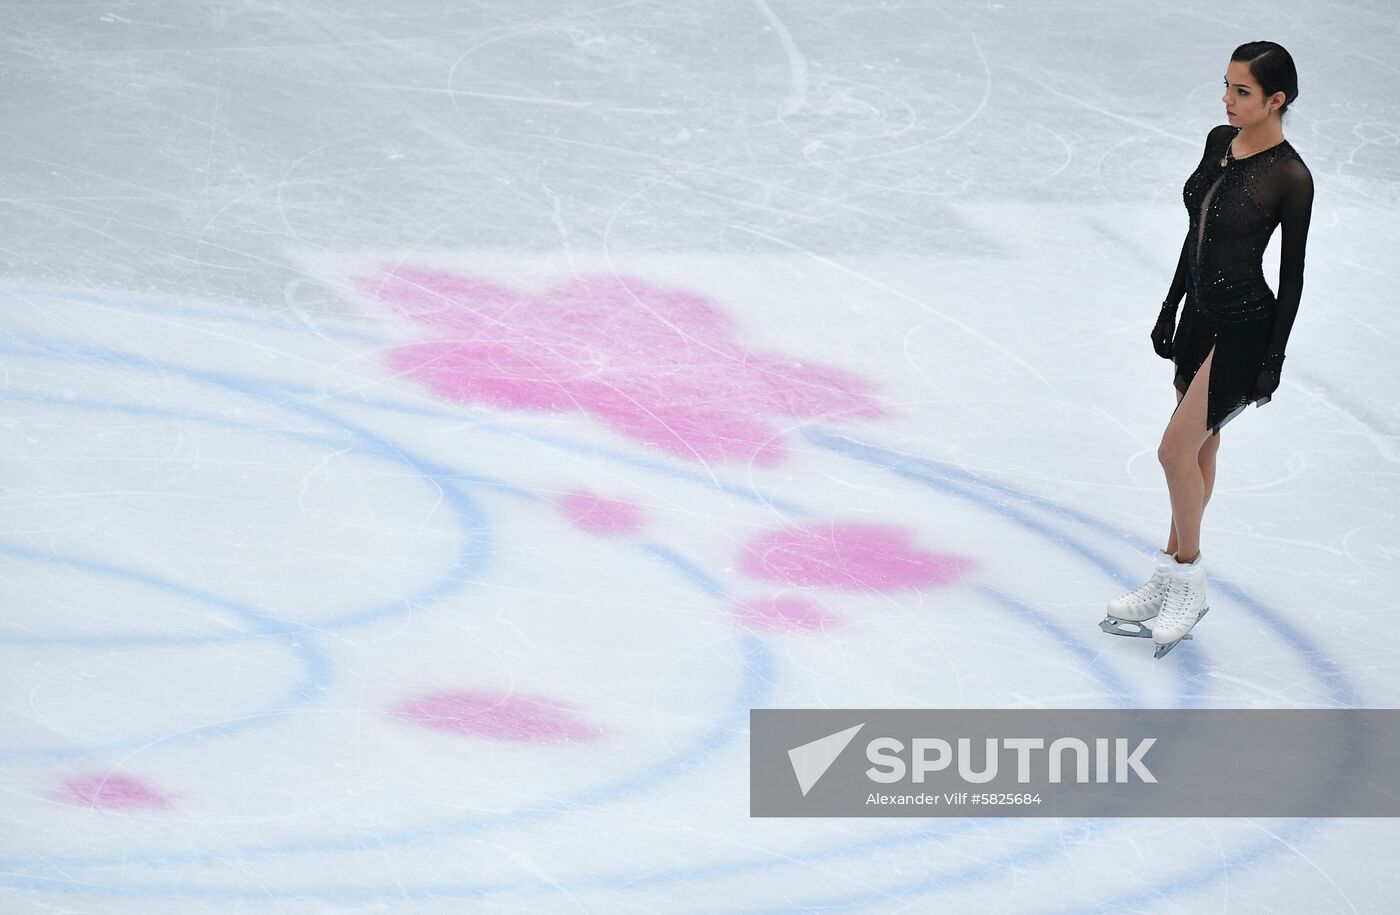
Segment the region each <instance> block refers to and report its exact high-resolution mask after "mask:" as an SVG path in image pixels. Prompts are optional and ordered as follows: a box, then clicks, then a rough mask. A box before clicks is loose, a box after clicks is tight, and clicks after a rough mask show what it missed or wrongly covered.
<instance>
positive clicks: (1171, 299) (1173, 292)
mask: <svg viewBox="0 0 1400 915" xmlns="http://www.w3.org/2000/svg"><path fill="white" fill-rule="evenodd" d="M1190 243H1191V232H1190V230H1189V229H1188V230H1187V232H1186V238H1185V239H1183V240H1182V242H1181V259H1180V260H1178V261H1177V262H1176V275H1175V276H1173V277H1172V287H1171V289H1169V290H1167V297H1166V299H1165V300H1163V302H1162V304H1163V305H1170V306H1171V307H1173V308H1175V307H1176V306H1177V303H1178V302H1180V301H1181V297H1182V296H1184V295H1186V246H1187V245H1189V244H1190Z"/></svg>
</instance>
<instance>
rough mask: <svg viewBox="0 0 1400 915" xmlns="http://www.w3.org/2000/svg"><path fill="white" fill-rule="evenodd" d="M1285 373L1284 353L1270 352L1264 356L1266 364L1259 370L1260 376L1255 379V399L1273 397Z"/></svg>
mask: <svg viewBox="0 0 1400 915" xmlns="http://www.w3.org/2000/svg"><path fill="white" fill-rule="evenodd" d="M1282 375H1283V353H1270V354H1269V355H1267V356H1265V357H1264V365H1263V367H1262V368H1261V369H1260V370H1259V377H1258V378H1256V379H1255V380H1254V398H1253V399H1254V400H1259V399H1260V398H1262V397H1272V396H1273V393H1274V392H1275V391H1277V390H1278V383H1279V380H1280V378H1281V377H1282Z"/></svg>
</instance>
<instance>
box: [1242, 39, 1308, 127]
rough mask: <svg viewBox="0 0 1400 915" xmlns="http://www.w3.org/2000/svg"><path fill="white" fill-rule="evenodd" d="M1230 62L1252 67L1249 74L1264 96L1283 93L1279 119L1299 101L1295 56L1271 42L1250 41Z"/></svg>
mask: <svg viewBox="0 0 1400 915" xmlns="http://www.w3.org/2000/svg"><path fill="white" fill-rule="evenodd" d="M1230 59H1231V60H1240V61H1244V62H1245V63H1247V64H1249V72H1250V73H1251V74H1252V75H1253V76H1254V79H1255V81H1257V82H1258V83H1259V85H1260V86H1261V87H1263V89H1264V94H1265V95H1273V94H1274V93H1275V92H1282V93H1283V105H1282V106H1281V107H1280V108H1279V110H1278V115H1279V117H1280V118H1281V117H1283V114H1284V112H1286V111H1287V110H1288V106H1289V105H1291V104H1293V100H1294V99H1295V98H1297V97H1298V68H1297V67H1295V66H1293V55H1291V54H1289V53H1288V52H1287V51H1286V50H1284V47H1283V45H1281V44H1277V43H1275V42H1272V41H1250V42H1246V43H1245V44H1242V45H1240V46H1239V47H1238V48H1235V53H1233V54H1231V55H1230Z"/></svg>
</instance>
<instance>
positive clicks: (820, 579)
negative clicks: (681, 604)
mask: <svg viewBox="0 0 1400 915" xmlns="http://www.w3.org/2000/svg"><path fill="white" fill-rule="evenodd" d="M973 565H974V563H973V562H972V560H970V559H967V558H964V557H960V556H953V555H950V554H946V553H933V552H929V551H927V550H923V549H919V548H918V547H917V546H915V545H914V544H913V543H912V542H911V538H910V533H909V531H908V530H906V529H904V528H899V527H895V526H893V525H887V524H867V523H846V524H811V525H805V526H797V527H789V528H784V529H782V530H776V531H769V532H767V533H764V534H760V535H759V536H757V537H754V538H753V539H751V540H750V541H749V543H748V544H747V545H746V546H745V547H744V550H743V553H742V554H741V556H740V558H739V568H740V570H741V571H742V572H743V573H744V574H745V575H749V576H751V577H753V578H758V579H762V580H764V581H777V582H784V583H786V584H792V585H804V586H810V587H818V588H835V589H839V590H845V591H865V590H875V591H889V590H896V589H902V588H922V587H926V586H928V585H943V584H949V583H951V582H953V581H956V580H958V579H959V578H960V577H962V576H963V575H964V574H965V573H966V572H967V571H969V570H970V569H971V568H972V567H973Z"/></svg>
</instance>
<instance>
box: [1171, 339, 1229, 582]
mask: <svg viewBox="0 0 1400 915" xmlns="http://www.w3.org/2000/svg"><path fill="white" fill-rule="evenodd" d="M1214 359H1215V348H1214V347H1211V351H1210V353H1209V354H1208V355H1207V356H1206V359H1205V362H1204V363H1202V365H1201V368H1200V370H1199V371H1197V372H1196V377H1195V378H1193V379H1192V380H1191V385H1190V387H1188V388H1187V390H1186V395H1185V396H1184V397H1182V398H1181V399H1180V400H1179V401H1178V402H1177V408H1176V412H1175V413H1174V414H1173V415H1172V418H1171V421H1170V422H1169V423H1167V429H1166V431H1165V432H1163V433H1162V442H1161V444H1160V445H1158V447H1157V459H1158V461H1160V462H1161V464H1162V469H1163V471H1165V473H1166V476H1167V489H1168V490H1169V491H1170V493H1171V504H1172V531H1173V535H1174V536H1173V537H1172V539H1173V540H1175V541H1176V543H1175V544H1174V545H1175V547H1176V550H1175V552H1176V556H1177V559H1178V560H1179V561H1182V562H1190V561H1191V560H1193V559H1195V558H1196V556H1197V554H1198V553H1199V552H1200V537H1201V517H1202V516H1203V515H1204V514H1205V503H1206V476H1207V471H1206V468H1205V467H1203V466H1202V461H1201V450H1202V446H1204V445H1205V444H1206V443H1207V440H1208V439H1212V438H1215V436H1212V435H1211V434H1210V430H1209V429H1207V428H1206V407H1207V403H1206V400H1207V391H1208V390H1209V386H1210V368H1211V364H1212V363H1213V361H1214ZM1214 444H1215V445H1216V447H1218V445H1219V443H1218V442H1216V443H1214ZM1210 464H1211V467H1210V476H1211V482H1212V485H1213V484H1214V455H1211V461H1210ZM1172 545H1173V544H1172V543H1171V541H1170V540H1169V541H1168V547H1169V548H1170V547H1171V546H1172Z"/></svg>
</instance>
